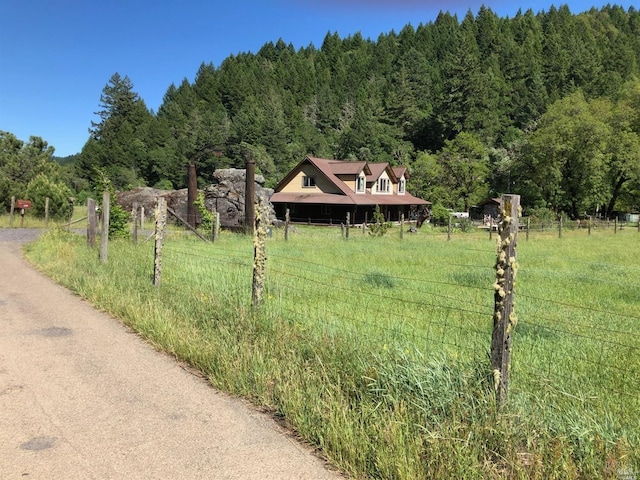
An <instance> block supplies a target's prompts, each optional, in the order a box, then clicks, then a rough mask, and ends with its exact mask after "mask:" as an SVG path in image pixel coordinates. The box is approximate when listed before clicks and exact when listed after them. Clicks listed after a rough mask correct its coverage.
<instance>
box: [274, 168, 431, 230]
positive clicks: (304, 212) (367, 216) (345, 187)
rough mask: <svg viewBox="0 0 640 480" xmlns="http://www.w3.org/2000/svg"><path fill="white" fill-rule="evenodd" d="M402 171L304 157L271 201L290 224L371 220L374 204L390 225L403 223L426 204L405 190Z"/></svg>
mask: <svg viewBox="0 0 640 480" xmlns="http://www.w3.org/2000/svg"><path fill="white" fill-rule="evenodd" d="M407 178H408V172H407V169H406V168H405V167H392V166H391V165H389V164H388V163H373V162H349V161H344V160H329V159H326V158H315V157H310V156H307V157H305V158H304V160H302V161H301V162H300V163H299V164H298V165H296V166H295V168H293V170H291V171H290V172H289V173H288V174H287V175H286V176H285V177H284V178H283V179H282V180H281V181H280V183H278V185H276V187H275V191H274V194H273V195H272V196H271V198H270V201H271V203H272V204H273V206H274V208H275V211H276V216H277V217H278V218H284V216H285V212H286V210H287V209H289V215H290V218H291V219H292V220H293V221H305V222H306V221H309V222H313V223H333V222H336V223H340V222H344V221H345V220H346V216H347V212H348V213H349V214H350V219H351V222H353V223H363V222H365V221H367V220H368V221H371V219H372V218H373V213H374V211H375V208H376V205H378V206H379V207H380V211H381V212H382V213H383V214H384V216H385V218H386V219H387V220H389V221H397V220H400V218H401V215H402V214H404V216H405V218H406V219H407V220H409V219H410V217H413V216H414V215H417V212H418V210H420V209H424V208H428V206H429V205H431V203H430V202H427V201H426V200H422V199H420V198H417V197H414V196H413V195H411V194H409V193H408V192H407V191H406V182H407Z"/></svg>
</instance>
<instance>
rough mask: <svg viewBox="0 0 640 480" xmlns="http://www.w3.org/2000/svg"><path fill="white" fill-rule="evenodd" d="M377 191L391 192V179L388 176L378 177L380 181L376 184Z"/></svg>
mask: <svg viewBox="0 0 640 480" xmlns="http://www.w3.org/2000/svg"><path fill="white" fill-rule="evenodd" d="M376 192H380V193H387V192H389V179H388V178H380V179H378V183H377V184H376Z"/></svg>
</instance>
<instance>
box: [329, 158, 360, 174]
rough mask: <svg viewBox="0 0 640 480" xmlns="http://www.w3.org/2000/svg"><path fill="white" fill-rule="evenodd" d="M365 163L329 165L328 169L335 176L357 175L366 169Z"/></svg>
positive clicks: (332, 163)
mask: <svg viewBox="0 0 640 480" xmlns="http://www.w3.org/2000/svg"><path fill="white" fill-rule="evenodd" d="M366 165H367V162H340V161H337V162H336V161H333V162H330V163H329V168H330V169H331V171H332V172H333V173H334V174H335V175H359V174H360V172H361V171H362V170H363V169H364V168H365V167H366Z"/></svg>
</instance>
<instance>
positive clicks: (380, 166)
mask: <svg viewBox="0 0 640 480" xmlns="http://www.w3.org/2000/svg"><path fill="white" fill-rule="evenodd" d="M368 165H369V169H370V170H371V174H370V175H367V182H375V181H377V180H378V179H379V178H380V175H382V173H383V172H384V171H386V172H387V174H388V175H389V178H391V179H392V180H393V181H395V182H397V181H398V177H397V176H396V173H395V172H394V171H393V169H392V168H391V166H390V165H389V164H388V163H386V162H379V163H369V164H368Z"/></svg>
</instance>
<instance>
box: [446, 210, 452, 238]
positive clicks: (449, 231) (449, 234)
mask: <svg viewBox="0 0 640 480" xmlns="http://www.w3.org/2000/svg"><path fill="white" fill-rule="evenodd" d="M449 240H451V215H449V225H448V226H447V241H449Z"/></svg>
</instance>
